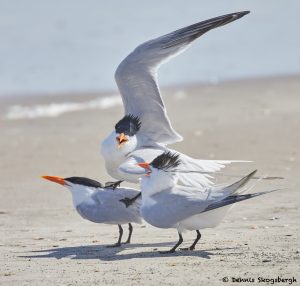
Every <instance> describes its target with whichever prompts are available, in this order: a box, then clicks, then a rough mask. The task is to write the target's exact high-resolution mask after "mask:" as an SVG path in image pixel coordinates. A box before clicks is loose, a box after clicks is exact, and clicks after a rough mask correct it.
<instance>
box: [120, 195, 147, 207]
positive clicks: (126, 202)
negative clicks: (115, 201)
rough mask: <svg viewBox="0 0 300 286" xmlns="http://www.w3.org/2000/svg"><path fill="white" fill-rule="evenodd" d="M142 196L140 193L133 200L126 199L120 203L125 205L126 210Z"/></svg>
mask: <svg viewBox="0 0 300 286" xmlns="http://www.w3.org/2000/svg"><path fill="white" fill-rule="evenodd" d="M141 195H142V193H141V192H139V193H138V194H137V195H136V196H134V197H133V198H131V199H130V198H124V199H122V200H120V202H122V203H123V204H125V206H126V208H128V207H129V206H131V205H132V204H133V203H134V202H135V201H136V199H137V198H139V197H140V196H141Z"/></svg>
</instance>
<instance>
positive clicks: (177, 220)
mask: <svg viewBox="0 0 300 286" xmlns="http://www.w3.org/2000/svg"><path fill="white" fill-rule="evenodd" d="M180 163H181V162H180V155H179V154H176V153H171V152H166V153H163V154H162V155H160V156H158V157H157V158H155V159H154V160H153V161H152V162H151V163H150V164H149V163H147V162H142V163H139V166H140V167H142V168H143V169H144V176H143V177H142V178H141V192H142V205H141V207H140V211H141V214H142V216H143V218H144V220H145V221H146V222H148V223H149V224H151V225H153V226H155V227H159V228H175V229H177V231H178V235H179V240H178V242H177V243H176V245H175V246H174V247H173V248H172V249H171V250H169V251H168V252H174V251H175V250H176V248H177V247H178V246H179V245H180V244H181V243H182V242H183V238H182V232H183V231H185V230H189V231H196V233H197V237H196V239H195V241H194V242H193V244H192V245H191V246H190V247H189V248H188V249H189V250H194V248H195V246H196V244H197V242H198V241H199V239H200V238H201V233H200V231H199V230H200V229H204V228H212V227H215V226H217V225H218V224H219V223H220V222H221V220H222V219H223V217H224V216H225V214H226V212H227V211H228V210H229V208H230V207H231V206H232V205H233V204H234V203H237V202H240V201H243V200H247V199H250V198H253V197H257V196H260V195H263V194H266V193H269V192H272V191H266V192H260V193H252V194H242V192H245V191H249V187H245V188H243V187H244V186H245V185H246V183H247V182H248V181H249V180H250V179H251V177H253V175H254V174H255V172H256V171H254V172H252V173H250V174H249V175H248V176H245V177H243V178H242V179H240V180H239V181H237V182H235V183H233V184H231V185H227V186H224V185H223V186H211V187H207V188H203V190H202V191H201V192H199V189H198V188H195V187H184V186H180V185H178V184H177V178H176V172H177V171H176V170H177V168H178V166H180ZM273 191H274V190H273Z"/></svg>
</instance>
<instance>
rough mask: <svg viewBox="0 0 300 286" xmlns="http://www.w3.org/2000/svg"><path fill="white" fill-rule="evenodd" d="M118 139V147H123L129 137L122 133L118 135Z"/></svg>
mask: <svg viewBox="0 0 300 286" xmlns="http://www.w3.org/2000/svg"><path fill="white" fill-rule="evenodd" d="M116 140H117V142H118V148H121V147H122V145H123V144H125V143H126V142H127V141H128V138H127V137H126V135H125V134H124V133H121V134H120V135H119V136H118V137H116Z"/></svg>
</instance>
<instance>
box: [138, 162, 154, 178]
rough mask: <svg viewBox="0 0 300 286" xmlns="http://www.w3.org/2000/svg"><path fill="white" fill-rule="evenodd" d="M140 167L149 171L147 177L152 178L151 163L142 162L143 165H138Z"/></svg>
mask: <svg viewBox="0 0 300 286" xmlns="http://www.w3.org/2000/svg"><path fill="white" fill-rule="evenodd" d="M137 165H138V166H140V167H142V168H144V169H146V170H148V172H147V173H146V176H150V175H151V168H150V165H149V163H146V162H142V163H137Z"/></svg>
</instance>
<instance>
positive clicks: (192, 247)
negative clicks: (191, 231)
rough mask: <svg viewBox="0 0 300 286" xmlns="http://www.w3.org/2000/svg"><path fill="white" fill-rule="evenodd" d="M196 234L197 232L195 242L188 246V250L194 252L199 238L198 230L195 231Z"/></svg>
mask: <svg viewBox="0 0 300 286" xmlns="http://www.w3.org/2000/svg"><path fill="white" fill-rule="evenodd" d="M196 232H197V237H196V239H195V241H194V242H193V244H192V245H191V246H190V250H194V249H195V246H196V244H197V243H198V241H199V240H200V238H201V233H200V231H199V230H196Z"/></svg>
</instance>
